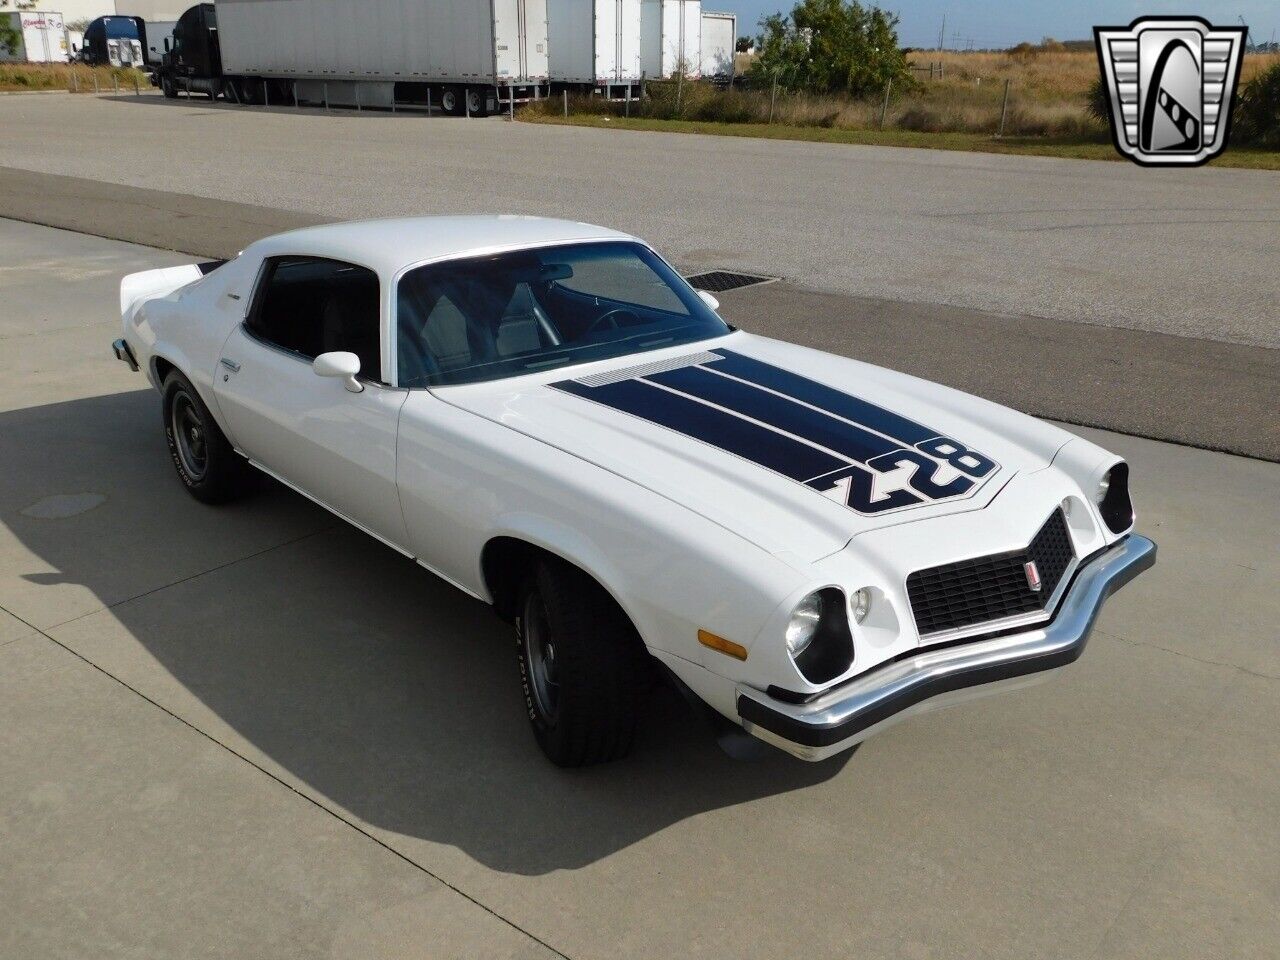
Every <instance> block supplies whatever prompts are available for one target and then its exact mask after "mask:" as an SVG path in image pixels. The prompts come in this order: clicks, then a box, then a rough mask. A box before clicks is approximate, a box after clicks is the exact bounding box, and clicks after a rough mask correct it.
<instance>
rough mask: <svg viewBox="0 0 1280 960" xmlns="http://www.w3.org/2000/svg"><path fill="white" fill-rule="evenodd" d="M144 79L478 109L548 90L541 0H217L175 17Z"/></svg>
mask: <svg viewBox="0 0 1280 960" xmlns="http://www.w3.org/2000/svg"><path fill="white" fill-rule="evenodd" d="M155 82H156V84H157V85H158V86H160V88H161V89H162V90H163V91H164V93H165V95H166V96H170V97H175V96H177V95H178V94H179V93H180V92H182V91H187V92H198V93H204V94H206V95H207V96H209V97H211V98H216V97H219V96H221V97H224V98H225V99H227V100H230V101H232V102H236V103H250V104H254V103H268V104H269V103H294V102H297V103H315V104H319V103H324V104H330V105H335V106H354V107H356V108H361V107H391V106H393V105H395V104H398V103H399V104H410V103H428V102H430V103H434V104H435V105H437V106H439V107H441V108H443V109H444V110H445V111H446V112H448V113H455V114H460V113H463V112H469V113H471V114H472V115H480V116H482V115H484V114H486V113H490V112H492V111H494V110H497V109H499V108H500V107H501V106H502V105H503V104H506V103H507V102H521V101H523V100H527V99H532V98H534V97H537V96H542V95H545V94H546V93H547V92H548V85H549V82H550V70H549V63H548V41H547V0H361V2H360V3H359V4H346V3H339V2H337V0H217V2H216V3H213V4H209V3H205V4H200V5H199V6H198V7H193V8H192V9H191V10H188V11H187V12H186V13H184V14H183V15H182V17H181V18H179V21H178V26H177V27H176V28H175V31H174V41H173V50H172V51H171V53H170V54H169V55H168V57H167V59H166V60H165V62H164V64H163V66H162V68H161V70H160V71H159V74H158V76H157V78H156V80H155Z"/></svg>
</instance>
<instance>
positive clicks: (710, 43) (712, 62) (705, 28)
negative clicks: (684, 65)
mask: <svg viewBox="0 0 1280 960" xmlns="http://www.w3.org/2000/svg"><path fill="white" fill-rule="evenodd" d="M737 44H738V17H737V14H733V13H715V12H712V11H711V10H703V11H702V66H701V68H700V70H701V73H702V77H703V79H704V80H712V81H714V82H716V83H717V84H725V83H732V82H733V56H734V53H735V51H736V48H737Z"/></svg>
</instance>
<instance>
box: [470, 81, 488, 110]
mask: <svg viewBox="0 0 1280 960" xmlns="http://www.w3.org/2000/svg"><path fill="white" fill-rule="evenodd" d="M488 93H489V91H488V89H487V88H485V87H467V111H468V112H469V113H470V114H471V116H473V117H487V116H488V115H489V110H488V99H489V98H488Z"/></svg>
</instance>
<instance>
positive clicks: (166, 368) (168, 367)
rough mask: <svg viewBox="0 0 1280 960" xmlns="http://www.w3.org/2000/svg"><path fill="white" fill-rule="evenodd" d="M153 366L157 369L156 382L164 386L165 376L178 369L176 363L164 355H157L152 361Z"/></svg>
mask: <svg viewBox="0 0 1280 960" xmlns="http://www.w3.org/2000/svg"><path fill="white" fill-rule="evenodd" d="M151 366H152V367H154V368H155V371H156V383H158V384H159V385H160V386H161V387H163V386H164V378H165V377H167V376H168V375H169V373H170V372H171V371H173V370H174V369H176V368H175V367H174V365H173V364H172V363H170V362H169V361H168V360H166V359H165V358H164V357H156V358H155V359H154V360H152V361H151Z"/></svg>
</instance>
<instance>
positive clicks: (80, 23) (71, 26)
mask: <svg viewBox="0 0 1280 960" xmlns="http://www.w3.org/2000/svg"><path fill="white" fill-rule="evenodd" d="M91 23H93V21H92V20H91V19H90V18H89V17H81V18H80V19H79V20H68V21H67V24H66V26H67V29H68V30H74V31H75V32H76V33H84V32H85V31H86V30H88V29H89V24H91Z"/></svg>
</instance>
